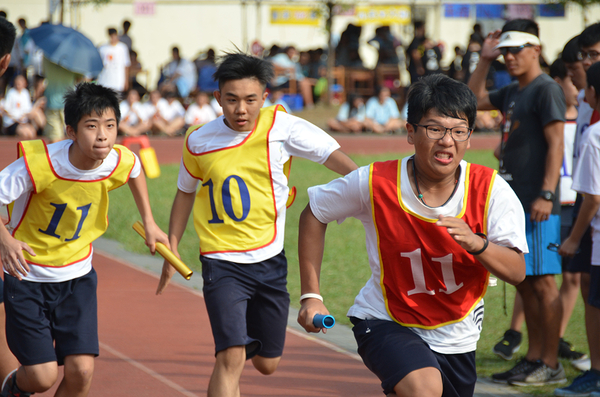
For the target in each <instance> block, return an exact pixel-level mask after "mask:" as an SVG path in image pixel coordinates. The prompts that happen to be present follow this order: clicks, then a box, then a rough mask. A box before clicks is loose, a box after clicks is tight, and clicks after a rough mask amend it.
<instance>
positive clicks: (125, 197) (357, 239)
mask: <svg viewBox="0 0 600 397" xmlns="http://www.w3.org/2000/svg"><path fill="white" fill-rule="evenodd" d="M406 155H408V154H407V153H404V154H398V155H397V158H401V157H405V156H406ZM352 157H353V159H354V161H356V163H357V164H358V165H366V164H369V163H371V162H373V161H378V160H385V159H390V158H394V156H392V155H385V156H381V155H380V156H352ZM465 159H466V160H467V161H470V162H473V163H479V164H484V165H488V166H490V167H492V168H496V167H497V161H496V160H495V159H494V157H493V155H492V153H491V151H488V150H485V151H477V150H473V151H467V155H466V156H465ZM161 170H162V175H161V177H160V178H157V179H152V180H148V190H149V194H150V201H151V204H152V209H153V212H154V216H155V219H156V222H157V223H158V225H159V226H160V227H161V228H163V230H165V231H167V229H168V222H169V214H170V211H171V204H172V202H173V197H174V196H175V192H176V180H177V173H178V166H175V165H171V166H162V167H161ZM335 177H336V174H334V173H333V172H331V171H329V170H327V169H326V168H325V167H323V166H321V165H318V164H315V163H312V162H310V161H306V160H303V159H294V161H293V164H292V173H291V177H290V186H296V188H297V190H298V194H297V197H296V202H295V203H294V205H292V207H291V208H290V209H289V210H288V215H287V226H286V238H285V250H286V254H287V257H288V261H289V276H288V288H289V292H290V296H291V300H292V305H293V306H295V307H299V304H298V298H299V296H300V280H299V272H298V253H297V241H298V218H299V215H300V213H301V212H302V210H303V209H304V207H305V206H306V204H307V202H308V198H307V193H306V189H307V188H308V187H310V186H314V185H318V184H322V183H327V182H328V181H330V180H332V179H334V178H335ZM109 219H110V226H109V229H108V231H107V233H106V234H105V237H106V238H109V239H112V240H116V241H119V242H120V243H122V244H123V246H124V247H125V248H126V249H128V250H130V251H133V252H140V253H143V252H147V249H146V247H145V245H144V243H143V241H142V239H141V238H140V237H139V236H138V235H137V233H135V232H134V231H133V229H131V225H132V224H133V223H134V222H135V221H136V220H138V219H139V214H138V213H137V211H136V210H135V204H134V202H133V198H132V197H131V193H130V192H129V191H128V189H126V188H123V189H118V190H116V191H114V192H112V193H111V205H110V214H109ZM364 241H365V235H364V230H363V227H362V225H361V223H360V222H359V221H357V220H355V219H348V220H346V221H345V222H344V223H342V224H341V225H337V224H335V223H333V224H330V225H329V226H328V230H327V237H326V249H325V257H324V260H323V269H322V274H321V293H322V294H323V296H324V298H325V302H326V304H327V307H328V309H329V310H330V312H331V313H332V314H333V315H334V316H335V318H336V320H337V321H338V323H340V324H346V325H349V321H348V320H347V318H346V311H347V310H348V308H349V307H350V306H351V305H352V303H353V301H354V297H355V296H356V294H357V293H358V291H359V290H360V288H362V286H363V285H364V283H365V282H366V280H367V279H368V277H369V276H370V269H369V265H368V260H367V254H366V248H365V244H364ZM179 252H180V254H181V256H182V259H183V261H184V262H185V263H187V264H188V265H189V266H190V267H192V268H193V270H195V271H197V274H196V276H195V277H201V276H200V263H199V260H198V241H197V237H196V234H195V231H194V228H193V224H192V222H189V224H188V227H187V229H186V233H185V236H184V238H183V240H182V242H181V243H180V246H179ZM557 282H558V283H560V277H559V278H558V279H557ZM505 291H506V297H505ZM514 291H515V289H514V287H512V286H510V285H508V286H506V290H505V289H504V283H503V282H499V283H498V286H497V287H490V288H489V289H488V292H487V294H486V297H485V303H486V305H485V308H486V310H485V319H484V325H483V332H482V334H481V340H480V342H479V345H478V350H477V366H478V374H479V376H480V377H489V376H490V375H491V374H492V373H495V372H501V371H505V370H507V369H509V368H510V367H512V365H514V363H515V362H516V361H514V360H513V361H511V362H505V361H504V360H502V359H500V358H498V357H497V356H495V355H494V354H493V353H492V347H493V346H494V344H495V343H496V342H497V341H498V340H499V339H500V338H501V337H502V335H503V333H504V331H505V330H506V328H507V327H508V326H509V323H510V315H511V313H512V302H513V297H514ZM580 300H581V299H580ZM505 302H506V306H507V307H506V309H505ZM505 312H507V314H505ZM524 331H525V330H524ZM523 339H524V343H523V345H522V346H521V350H520V352H519V353H521V354H525V352H526V351H527V343H526V341H527V337H526V334H524V338H523ZM565 339H567V340H569V341H571V342H572V343H573V344H574V345H575V346H576V347H577V349H578V350H580V351H586V352H587V342H586V337H585V328H584V319H583V304H582V302H581V301H580V302H579V303H578V305H577V307H576V310H575V313H574V314H573V316H572V318H571V321H570V325H569V328H568V330H567V334H566V335H565ZM563 365H564V366H565V369H566V370H567V375H568V376H569V380H572V379H573V378H574V377H575V376H576V375H577V371H576V370H574V369H573V368H572V367H571V366H570V365H569V364H568V363H567V362H563ZM553 390H554V387H543V388H533V387H528V388H523V389H522V391H523V392H527V393H531V394H535V395H550V394H552V391H553Z"/></svg>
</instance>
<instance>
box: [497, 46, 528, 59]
mask: <svg viewBox="0 0 600 397" xmlns="http://www.w3.org/2000/svg"><path fill="white" fill-rule="evenodd" d="M525 47H533V44H529V43H527V44H523V45H520V46H518V47H501V48H500V54H502V56H504V57H505V56H506V55H507V54H508V53H509V52H510V53H511V54H513V55H515V54H518V53H519V52H521V51H522V50H523V48H525Z"/></svg>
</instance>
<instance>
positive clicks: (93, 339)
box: [4, 269, 100, 365]
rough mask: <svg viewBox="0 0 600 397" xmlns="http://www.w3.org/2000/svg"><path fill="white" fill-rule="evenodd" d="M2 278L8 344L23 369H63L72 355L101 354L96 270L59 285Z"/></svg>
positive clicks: (8, 277) (9, 277)
mask: <svg viewBox="0 0 600 397" xmlns="http://www.w3.org/2000/svg"><path fill="white" fill-rule="evenodd" d="M4 277H5V280H4V281H5V285H4V287H5V288H4V303H5V305H4V306H5V308H6V340H7V342H8V346H9V347H10V350H11V351H12V352H13V354H14V355H15V356H16V357H17V359H18V360H19V362H20V363H21V364H22V365H35V364H42V363H47V362H53V361H56V362H58V364H59V365H63V364H64V358H65V357H66V356H69V355H73V354H93V355H95V356H97V355H98V354H99V352H100V350H99V347H98V307H97V297H96V286H97V284H98V278H97V276H96V271H95V270H94V269H92V270H91V271H90V272H89V273H88V274H86V275H85V276H82V277H79V278H76V279H73V280H69V281H63V282H60V283H34V282H30V281H19V280H18V279H17V278H16V277H13V276H11V275H8V274H4Z"/></svg>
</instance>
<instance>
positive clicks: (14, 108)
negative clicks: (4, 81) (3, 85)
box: [2, 88, 32, 127]
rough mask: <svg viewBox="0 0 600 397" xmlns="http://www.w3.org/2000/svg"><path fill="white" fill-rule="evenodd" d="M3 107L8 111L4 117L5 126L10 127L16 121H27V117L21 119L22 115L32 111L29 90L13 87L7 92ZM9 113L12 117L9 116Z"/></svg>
mask: <svg viewBox="0 0 600 397" xmlns="http://www.w3.org/2000/svg"><path fill="white" fill-rule="evenodd" d="M3 107H4V110H5V111H6V114H4V115H3V117H2V124H3V125H4V127H10V126H11V125H13V124H14V123H16V122H24V121H27V120H26V119H25V120H21V117H22V116H23V115H25V114H27V113H29V112H31V108H32V105H31V96H30V95H29V91H27V90H26V89H22V90H21V92H19V91H17V89H16V88H11V89H10V90H8V93H7V94H6V98H5V100H4V106H3ZM7 114H8V115H10V116H12V117H9V116H8V115H7Z"/></svg>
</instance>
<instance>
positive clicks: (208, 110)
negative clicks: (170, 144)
mask: <svg viewBox="0 0 600 397" xmlns="http://www.w3.org/2000/svg"><path fill="white" fill-rule="evenodd" d="M216 118H217V115H216V114H215V111H214V110H213V108H212V107H211V106H210V105H203V106H199V105H198V104H197V103H192V104H191V105H190V106H189V107H188V108H187V110H186V112H185V124H186V125H202V124H206V123H208V122H209V121H213V120H214V119H216Z"/></svg>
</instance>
